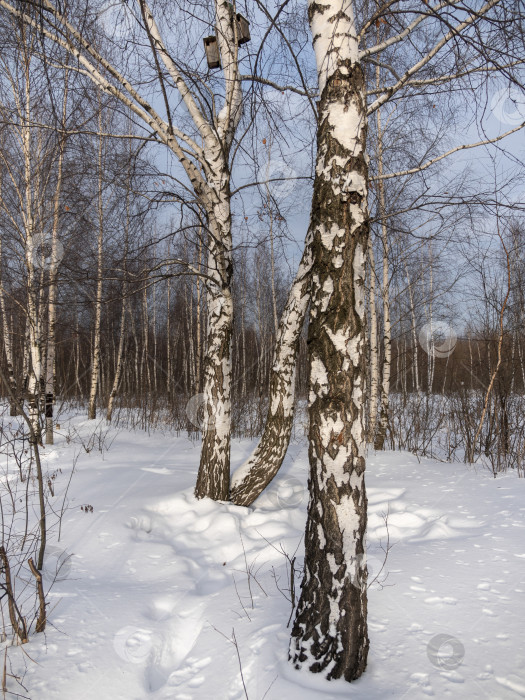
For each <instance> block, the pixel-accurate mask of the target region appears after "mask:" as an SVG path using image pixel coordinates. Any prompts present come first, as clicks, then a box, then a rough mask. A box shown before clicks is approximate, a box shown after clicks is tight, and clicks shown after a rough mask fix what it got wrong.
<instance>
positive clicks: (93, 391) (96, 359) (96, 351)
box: [88, 102, 104, 420]
mask: <svg viewBox="0 0 525 700" xmlns="http://www.w3.org/2000/svg"><path fill="white" fill-rule="evenodd" d="M98 126H99V131H100V132H101V133H102V131H103V129H102V126H103V120H102V107H101V103H100V102H99V117H98ZM103 167H104V139H103V137H102V136H100V137H99V144H98V197H97V214H98V235H97V286H96V294H95V324H94V329H93V354H92V357H91V380H90V389H89V404H88V419H89V420H94V419H95V418H96V417H97V403H96V402H97V388H98V381H99V371H100V336H101V333H100V330H101V320H102V266H103V243H104V199H103V177H102V176H103Z"/></svg>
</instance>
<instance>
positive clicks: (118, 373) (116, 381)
mask: <svg viewBox="0 0 525 700" xmlns="http://www.w3.org/2000/svg"><path fill="white" fill-rule="evenodd" d="M129 199H130V191H129V180H128V188H127V189H126V225H125V228H124V258H123V265H122V267H123V269H124V282H123V284H122V306H121V309H120V331H119V339H118V349H117V357H116V363H115V376H114V378H113V385H112V387H111V392H110V394H109V399H108V410H107V413H106V420H108V421H111V418H112V417H113V405H114V403H115V398H116V396H117V392H118V388H119V385H120V380H121V377H122V371H123V368H124V338H125V322H126V306H127V303H128V301H127V292H128V282H127V264H128V242H129V223H130V212H129ZM168 319H169V316H168Z"/></svg>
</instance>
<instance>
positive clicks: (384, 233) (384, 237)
mask: <svg viewBox="0 0 525 700" xmlns="http://www.w3.org/2000/svg"><path fill="white" fill-rule="evenodd" d="M378 68H379V66H378ZM378 82H379V81H378ZM376 119H377V171H378V175H379V177H380V178H381V176H382V175H383V131H382V127H381V109H380V108H378V109H377V111H376ZM377 185H378V187H377V189H378V194H379V216H380V219H381V241H382V255H383V372H382V377H381V408H380V417H379V427H378V430H377V434H376V438H375V441H374V448H375V449H376V450H382V449H383V447H384V444H385V437H386V429H387V426H388V408H389V405H390V372H391V364H392V326H391V323H390V278H389V274H388V230H387V226H386V201H385V185H384V180H381V179H379V180H378V183H377Z"/></svg>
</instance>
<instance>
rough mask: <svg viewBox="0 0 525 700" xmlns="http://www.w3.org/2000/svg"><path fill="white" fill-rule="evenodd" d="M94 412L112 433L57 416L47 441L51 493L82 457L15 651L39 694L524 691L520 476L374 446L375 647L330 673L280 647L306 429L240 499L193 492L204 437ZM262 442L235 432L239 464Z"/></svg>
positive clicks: (460, 694) (375, 698) (125, 699)
mask: <svg viewBox="0 0 525 700" xmlns="http://www.w3.org/2000/svg"><path fill="white" fill-rule="evenodd" d="M97 425H98V426H99V427H98V433H99V435H101V436H103V434H104V433H106V430H107V428H106V427H105V422H103V421H102V422H100V423H95V422H93V421H91V422H88V421H84V420H83V419H81V418H79V417H76V418H72V419H71V420H70V421H64V422H63V423H62V425H61V430H60V433H61V436H59V439H58V440H57V445H56V446H55V447H52V448H47V449H46V450H45V464H46V468H47V469H49V470H50V471H53V470H55V469H57V468H60V469H61V470H62V473H61V474H59V476H58V477H57V479H56V482H57V483H56V484H55V501H56V503H57V504H58V506H59V505H60V503H61V501H62V498H63V490H64V488H65V486H66V484H67V482H68V479H69V476H70V473H71V468H72V464H73V457H74V455H76V454H79V457H78V461H77V463H76V468H75V473H74V475H73V478H72V481H71V486H70V489H69V493H68V502H69V509H68V510H67V511H66V513H65V514H64V517H63V522H62V537H61V540H60V542H57V537H56V535H57V533H56V530H55V532H54V534H53V536H52V539H51V542H50V543H49V549H48V559H47V562H46V567H45V568H46V577H45V578H46V584H47V586H49V584H50V582H51V580H52V578H53V574H54V568H55V567H56V565H57V562H58V563H62V567H61V569H60V571H59V572H58V576H57V580H56V582H55V583H54V585H53V588H52V591H51V593H50V595H49V603H50V608H51V611H50V613H49V621H50V624H49V625H48V628H47V630H46V632H45V633H44V634H40V635H34V636H33V637H32V640H31V641H30V643H29V644H27V645H25V647H24V652H27V654H28V656H29V657H30V659H31V660H29V658H28V657H27V656H26V655H25V654H23V653H22V650H21V649H11V651H10V659H11V663H12V668H13V670H14V671H18V672H22V670H23V669H24V668H25V677H24V679H23V683H24V686H25V687H26V688H27V695H28V696H29V697H31V698H32V699H33V700H43V699H44V698H45V699H46V700H53V699H57V700H143V699H148V700H190V699H191V700H205V699H206V700H209V698H215V699H217V700H222V699H224V700H234V699H235V698H243V697H246V696H247V697H248V698H250V700H262V698H267V699H268V700H277V699H279V700H281V699H282V698H290V699H291V700H294V699H295V698H300V699H301V700H314V699H317V698H326V699H329V698H340V697H346V698H367V699H368V700H379V699H380V698H385V697H395V698H406V699H407V700H408V699H411V698H414V699H416V698H425V697H427V696H434V697H437V698H447V697H450V698H469V699H473V698H491V699H494V698H502V699H503V698H504V699H506V698H509V699H512V698H518V697H525V654H524V652H525V641H524V636H523V622H524V620H525V605H524V599H525V596H524V593H525V581H524V578H525V529H524V528H525V480H523V479H521V480H520V479H517V478H516V477H515V475H513V474H509V475H504V476H501V477H498V478H497V479H496V480H495V479H494V478H492V477H491V475H490V474H489V473H488V472H482V471H478V472H476V471H475V470H474V469H469V468H467V467H465V466H464V465H462V464H445V463H439V462H434V461H429V460H421V461H420V462H419V461H418V460H417V458H415V457H414V456H412V455H410V454H408V453H394V452H386V453H378V454H377V455H374V454H370V456H369V460H368V471H367V489H368V499H369V530H368V540H369V551H368V558H369V566H370V568H371V570H372V574H371V579H373V578H374V577H375V576H376V575H377V574H378V572H379V577H378V579H377V580H376V582H375V583H373V584H372V585H371V587H370V589H369V627H370V640H371V642H370V655H369V665H368V669H367V672H366V674H365V675H364V676H363V677H362V678H361V679H360V680H359V681H357V682H356V683H353V684H348V683H346V682H344V681H338V682H327V681H324V680H323V679H322V678H319V677H318V676H314V675H312V674H310V673H307V672H298V671H295V670H294V669H292V668H291V667H290V666H289V664H288V663H287V647H288V640H289V633H290V631H289V629H287V622H288V619H289V617H290V613H291V605H290V602H289V601H288V600H287V596H289V591H288V588H289V568H290V567H289V563H288V561H287V559H286V556H285V554H284V553H283V552H286V553H287V554H288V555H289V557H290V558H291V557H292V556H293V554H294V552H295V551H296V550H297V554H296V557H297V559H296V564H295V565H296V568H297V569H299V568H300V566H301V562H302V535H303V530H304V524H305V517H306V501H307V493H306V475H307V449H306V443H305V442H303V443H302V444H292V445H291V447H290V450H289V454H288V456H287V459H286V462H285V465H284V467H283V469H282V471H281V473H280V475H279V477H278V479H277V480H276V481H275V482H274V484H273V485H272V487H271V489H269V490H268V492H267V493H266V494H264V495H263V496H262V497H261V498H260V499H259V501H258V502H257V504H256V506H255V507H252V508H238V507H234V506H231V505H225V504H217V503H213V502H211V501H200V502H197V501H196V500H194V498H193V495H192V490H193V485H194V482H195V475H196V471H197V465H198V457H199V445H198V444H197V445H196V444H195V443H192V442H191V441H190V440H188V439H187V438H186V437H184V436H181V437H174V436H173V435H169V434H161V433H152V434H151V435H149V436H148V435H146V434H144V433H141V432H131V431H123V430H120V431H119V432H117V431H114V430H113V429H111V430H110V431H109V432H108V433H107V434H106V435H105V437H101V438H100V441H101V442H104V441H105V444H106V446H108V447H109V450H108V451H106V450H103V452H100V451H99V449H98V444H99V440H98V438H97V439H95V440H94V441H93V444H92V445H90V444H89V436H90V435H91V434H92V433H93V432H94V431H95V428H96V426H97ZM73 427H74V430H73ZM68 434H69V438H68V440H66V437H65V436H66V435H68ZM79 436H83V440H84V443H85V445H86V447H87V448H88V449H89V447H90V446H91V447H92V449H91V451H90V452H89V453H88V452H87V451H86V450H85V449H84V448H82V446H81V445H80V442H79ZM110 443H111V445H110ZM252 446H253V445H252V443H250V442H249V441H237V442H234V444H233V463H234V465H235V464H237V463H239V462H240V461H241V460H242V459H243V458H244V457H245V456H246V455H247V454H248V453H249V452H250V450H251V448H252ZM61 494H62V495H61ZM91 506H92V511H91ZM385 516H387V523H388V533H389V542H390V547H391V548H390V551H389V555H388V559H387V561H386V563H385V565H384V568H383V570H382V571H380V570H381V567H382V566H383V560H384V551H383V550H384V549H386V546H387V528H386V527H385V520H384V517H385ZM68 557H69V558H68ZM297 577H298V579H299V581H298V583H299V582H300V574H299V573H298V574H297ZM279 589H280V590H279ZM235 641H236V644H237V646H236V645H235V644H234V642H235ZM240 669H242V676H241V672H240ZM243 679H244V683H245V685H246V691H245V689H244V688H243ZM18 690H19V691H20V692H22V691H21V690H20V687H18ZM22 694H23V693H22Z"/></svg>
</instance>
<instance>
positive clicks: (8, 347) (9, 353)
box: [0, 237, 18, 416]
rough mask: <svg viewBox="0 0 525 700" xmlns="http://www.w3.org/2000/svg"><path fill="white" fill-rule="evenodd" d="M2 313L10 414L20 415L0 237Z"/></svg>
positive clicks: (0, 299)
mask: <svg viewBox="0 0 525 700" xmlns="http://www.w3.org/2000/svg"><path fill="white" fill-rule="evenodd" d="M0 311H1V313H2V331H3V336H4V351H5V358H6V363H7V379H8V381H9V387H10V389H11V394H12V396H11V397H10V399H9V414H10V415H11V416H17V415H18V409H17V407H16V403H15V401H14V400H13V398H12V397H17V396H18V393H17V386H16V377H15V369H14V358H13V345H12V342H11V329H10V328H9V322H8V320H7V312H6V307H5V295H4V287H3V282H2V239H1V237H0Z"/></svg>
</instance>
